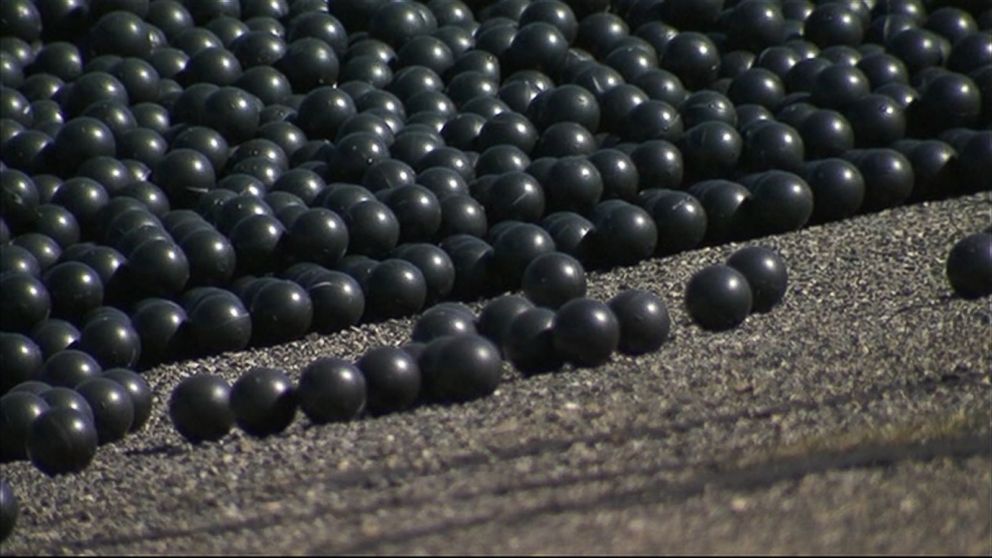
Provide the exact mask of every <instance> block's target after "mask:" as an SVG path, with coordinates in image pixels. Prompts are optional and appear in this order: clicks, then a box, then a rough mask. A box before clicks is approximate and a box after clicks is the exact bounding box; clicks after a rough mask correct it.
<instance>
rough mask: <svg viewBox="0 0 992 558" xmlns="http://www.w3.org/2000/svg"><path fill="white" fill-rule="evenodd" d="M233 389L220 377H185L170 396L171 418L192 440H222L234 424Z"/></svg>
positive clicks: (183, 433)
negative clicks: (232, 408) (231, 402)
mask: <svg viewBox="0 0 992 558" xmlns="http://www.w3.org/2000/svg"><path fill="white" fill-rule="evenodd" d="M230 397H231V388H230V386H229V385H228V383H227V382H226V381H224V379H223V378H221V377H220V376H215V375H212V374H200V375H197V376H192V377H189V378H186V379H184V380H183V381H182V382H180V383H179V385H178V386H176V388H175V389H173V390H172V394H171V396H170V397H169V418H170V419H171V420H172V424H173V425H174V426H175V427H176V430H178V431H179V433H180V434H181V435H182V436H183V437H184V438H186V439H187V440H189V441H190V442H192V443H194V444H195V443H199V442H204V441H208V442H213V441H217V440H220V439H221V438H223V437H224V436H226V435H227V433H228V432H230V431H231V428H232V427H233V426H234V413H233V411H231V406H230Z"/></svg>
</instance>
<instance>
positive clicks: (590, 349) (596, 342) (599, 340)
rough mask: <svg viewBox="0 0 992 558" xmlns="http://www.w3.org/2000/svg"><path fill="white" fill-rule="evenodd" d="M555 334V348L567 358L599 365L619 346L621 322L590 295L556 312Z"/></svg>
mask: <svg viewBox="0 0 992 558" xmlns="http://www.w3.org/2000/svg"><path fill="white" fill-rule="evenodd" d="M518 319H519V318H518ZM552 338H553V343H554V348H555V351H556V352H557V354H558V355H560V356H561V358H562V359H564V360H565V361H566V362H570V363H572V364H574V365H576V366H598V365H600V364H603V363H605V362H606V361H607V360H609V358H610V355H611V354H612V353H613V352H614V351H616V350H617V347H618V346H619V342H620V323H619V321H618V320H617V318H616V316H615V315H614V314H613V311H612V310H610V307H609V306H607V305H606V304H604V303H602V302H599V301H596V300H592V299H588V298H578V299H573V300H572V301H570V302H567V303H565V304H564V305H563V306H562V307H561V308H559V309H558V311H557V313H556V314H555V318H554V322H553V325H552Z"/></svg>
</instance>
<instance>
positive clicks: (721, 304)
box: [685, 265, 753, 331]
mask: <svg viewBox="0 0 992 558" xmlns="http://www.w3.org/2000/svg"><path fill="white" fill-rule="evenodd" d="M685 305H686V309H687V310H688V312H689V316H690V317H692V320H693V321H694V322H696V323H697V324H699V326H700V327H702V328H703V329H707V330H711V331H724V330H729V329H733V328H735V327H737V326H738V325H740V324H741V323H743V322H744V320H745V319H746V318H747V316H748V314H750V313H751V309H752V305H753V295H752V293H751V287H750V285H749V284H748V282H747V278H746V277H744V275H743V274H741V273H740V272H739V271H737V270H736V269H734V268H732V267H729V266H726V265H711V266H709V267H705V268H703V269H701V270H699V271H697V272H696V273H695V274H693V276H692V278H690V279H689V283H688V285H687V286H686V290H685Z"/></svg>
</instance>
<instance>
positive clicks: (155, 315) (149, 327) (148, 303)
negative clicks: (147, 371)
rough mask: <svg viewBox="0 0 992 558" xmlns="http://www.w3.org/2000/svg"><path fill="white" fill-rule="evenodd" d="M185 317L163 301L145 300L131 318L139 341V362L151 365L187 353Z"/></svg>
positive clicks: (188, 348)
mask: <svg viewBox="0 0 992 558" xmlns="http://www.w3.org/2000/svg"><path fill="white" fill-rule="evenodd" d="M187 322H188V316H187V314H186V311H185V310H183V308H182V307H181V306H179V305H178V304H176V303H174V302H172V301H170V300H165V299H155V298H152V299H145V300H143V301H142V302H141V303H140V304H139V305H138V306H137V308H136V309H135V311H134V313H133V314H132V315H131V323H132V325H133V327H134V330H135V332H137V334H138V338H139V339H140V340H141V356H140V358H141V362H142V363H144V364H145V365H146V366H154V365H155V364H158V363H160V362H165V361H169V360H176V359H179V358H183V357H185V356H187V355H188V354H189V352H190V348H191V347H190V342H191V341H190V339H189V330H188V327H189V326H188V325H187Z"/></svg>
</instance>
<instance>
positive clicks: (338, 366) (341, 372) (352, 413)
mask: <svg viewBox="0 0 992 558" xmlns="http://www.w3.org/2000/svg"><path fill="white" fill-rule="evenodd" d="M296 393H297V397H298V399H299V404H300V409H302V410H303V412H304V413H305V414H306V415H307V418H309V419H310V421H311V422H313V423H314V424H325V423H328V422H337V421H348V420H352V419H354V418H357V417H358V416H359V415H360V414H361V413H362V411H363V410H364V409H365V398H366V385H365V377H364V376H363V375H362V373H361V371H360V370H359V369H358V368H357V367H355V365H353V364H352V363H350V362H348V361H345V360H342V359H339V358H331V357H325V358H319V359H317V360H315V361H313V362H311V363H310V364H309V365H307V367H306V368H304V369H303V372H302V374H301V376H300V383H299V386H298V387H297V392H296Z"/></svg>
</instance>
